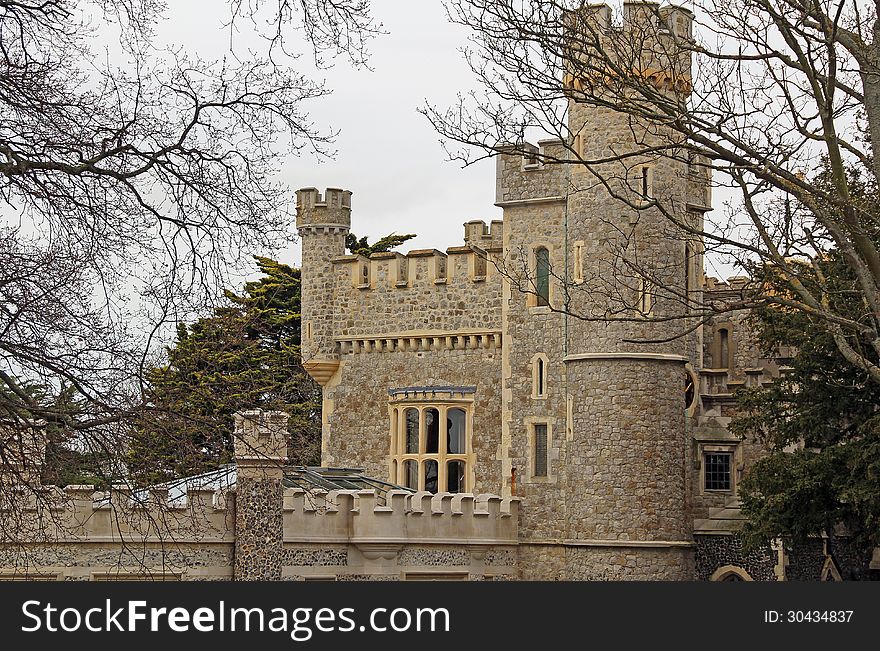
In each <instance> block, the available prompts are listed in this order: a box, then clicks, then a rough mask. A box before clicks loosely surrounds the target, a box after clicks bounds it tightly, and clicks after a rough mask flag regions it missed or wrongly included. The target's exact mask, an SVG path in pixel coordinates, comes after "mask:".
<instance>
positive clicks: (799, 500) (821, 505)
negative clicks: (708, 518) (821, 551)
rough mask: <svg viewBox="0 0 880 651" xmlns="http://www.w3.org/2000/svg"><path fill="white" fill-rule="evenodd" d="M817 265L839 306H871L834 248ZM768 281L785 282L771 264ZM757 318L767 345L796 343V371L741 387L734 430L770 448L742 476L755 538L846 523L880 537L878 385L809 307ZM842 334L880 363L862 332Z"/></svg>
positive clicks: (759, 313)
mask: <svg viewBox="0 0 880 651" xmlns="http://www.w3.org/2000/svg"><path fill="white" fill-rule="evenodd" d="M816 264H817V266H818V268H819V270H820V272H821V274H822V276H823V277H824V279H825V283H824V288H823V294H824V296H825V297H826V299H827V300H828V301H829V302H830V303H832V304H833V307H834V309H835V311H839V312H837V313H842V314H848V315H850V317H851V318H853V319H858V318H859V316H858V315H860V314H866V313H868V312H869V310H866V309H865V308H864V304H863V301H862V299H861V295H860V294H859V292H858V291H857V290H856V287H857V284H856V282H855V280H854V278H852V274H851V273H850V271H849V267H848V266H847V265H846V264H844V262H843V261H842V260H841V259H840V256H839V255H838V254H837V253H836V252H832V253H830V254H828V255H827V256H825V257H823V259H821V260H819V261H817V262H816ZM815 274H816V272H815V270H813V269H812V268H811V267H809V266H807V265H804V267H803V273H802V277H801V280H802V281H803V282H805V283H812V284H814V285H817V284H818V283H817V280H816V279H817V276H816V275H815ZM764 281H765V282H766V283H768V284H770V285H771V286H772V287H773V288H774V289H775V290H776V291H777V292H779V293H784V292H785V291H786V289H785V285H784V284H783V283H782V282H777V281H776V280H775V279H774V278H773V275H772V274H770V273H768V274H767V275H766V277H765V278H764ZM750 318H751V324H752V326H753V328H754V329H755V331H756V333H757V335H758V337H759V341H760V344H761V346H762V348H763V349H764V351H765V353H767V354H768V355H772V354H774V352H776V351H778V350H780V348H781V347H793V348H792V350H793V351H794V352H793V353H792V356H791V357H790V358H789V359H786V360H784V361H785V363H786V364H787V365H788V366H790V368H791V370H790V371H789V372H787V373H785V374H783V376H782V377H780V378H779V379H778V380H776V381H774V382H772V383H770V384H765V385H764V386H762V387H760V388H756V389H752V390H748V391H741V392H740V393H739V394H738V400H739V403H740V406H741V408H742V411H743V413H742V415H741V416H740V417H739V418H738V419H737V420H735V421H734V423H733V425H732V429H733V430H734V431H736V432H739V433H741V434H743V435H754V436H757V437H759V438H760V439H761V440H763V441H765V442H766V444H767V445H768V447H769V448H770V454H769V455H768V456H767V457H765V458H763V459H761V460H760V461H758V462H757V463H755V464H753V465H752V467H751V468H749V469H748V471H747V473H746V476H745V477H744V480H743V482H742V483H741V485H740V497H741V499H742V503H743V511H744V513H745V514H746V516H747V518H748V522H747V525H746V527H745V529H744V533H745V534H746V536H747V539H748V540H749V541H750V542H752V543H760V542H765V541H767V540H769V539H772V538H775V537H779V536H785V537H788V538H790V539H795V540H803V539H805V538H806V537H808V536H811V535H820V534H822V533H827V534H829V535H832V536H833V535H834V532H835V529H836V528H837V530H840V529H839V525H843V526H844V529H845V530H846V531H847V533H848V534H849V535H852V536H854V537H855V539H856V540H857V541H858V542H859V543H860V544H862V545H864V546H866V547H870V546H873V545H876V544H880V385H878V383H877V382H875V381H873V380H872V379H871V378H870V376H869V374H868V373H867V372H866V371H865V370H863V369H860V368H858V367H857V366H855V365H853V364H851V363H850V362H848V361H847V360H846V359H844V357H843V355H842V354H841V353H840V352H839V351H838V348H837V346H836V345H835V342H834V338H833V337H832V335H831V334H829V332H828V328H827V324H825V323H821V322H817V321H816V320H814V319H813V318H811V317H810V315H808V314H806V313H805V312H802V311H800V310H787V309H785V308H784V307H780V306H779V305H766V306H763V307H760V308H758V309H756V310H754V312H753V313H752V315H751V317H750ZM864 318H870V315H868V314H866V316H865V317H864ZM843 336H845V337H846V339H847V341H848V342H849V344H850V345H852V346H853V347H854V348H856V350H858V351H859V353H860V354H862V355H863V356H865V357H866V358H868V359H871V360H872V361H873V362H874V363H876V362H877V359H876V356H875V355H874V354H872V349H871V347H870V345H868V342H867V341H865V340H863V335H860V334H859V333H852V332H850V333H844V335H843ZM786 450H788V451H786Z"/></svg>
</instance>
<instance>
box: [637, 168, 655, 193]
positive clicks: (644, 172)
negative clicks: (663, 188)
mask: <svg viewBox="0 0 880 651" xmlns="http://www.w3.org/2000/svg"><path fill="white" fill-rule="evenodd" d="M653 177H654V170H652V169H651V168H650V167H648V166H647V165H646V166H644V167H642V168H641V171H640V174H639V189H640V190H641V195H642V196H643V197H645V198H650V197H651V192H652V187H651V186H652V185H653V182H654V178H653Z"/></svg>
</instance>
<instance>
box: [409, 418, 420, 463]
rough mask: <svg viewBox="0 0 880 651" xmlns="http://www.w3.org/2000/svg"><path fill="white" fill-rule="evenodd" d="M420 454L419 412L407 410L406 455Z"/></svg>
mask: <svg viewBox="0 0 880 651" xmlns="http://www.w3.org/2000/svg"><path fill="white" fill-rule="evenodd" d="M418 452H419V410H418V409H407V410H406V453H407V454H418Z"/></svg>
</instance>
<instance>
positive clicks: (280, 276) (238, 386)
mask: <svg viewBox="0 0 880 651" xmlns="http://www.w3.org/2000/svg"><path fill="white" fill-rule="evenodd" d="M257 264H258V265H259V268H260V271H261V272H262V273H263V274H264V275H263V276H262V277H261V278H260V279H258V280H255V281H252V282H249V283H247V284H246V285H245V287H244V293H243V294H241V295H238V294H235V293H233V292H231V291H227V292H226V298H227V304H226V305H224V306H221V307H218V308H216V309H215V310H214V312H213V314H212V315H211V316H208V317H205V318H202V319H199V320H198V321H196V322H195V323H193V324H191V325H185V324H181V325H180V326H178V330H177V339H176V340H175V342H174V344H173V345H172V346H171V347H170V348H169V349H168V363H167V364H165V365H162V366H158V367H155V368H152V369H149V371H148V372H147V373H146V375H145V380H146V382H147V394H148V395H149V398H150V403H151V406H152V407H153V409H155V410H156V416H155V418H154V419H145V420H144V421H143V423H142V424H141V427H140V430H139V431H138V432H137V433H136V434H135V436H134V438H133V441H132V445H131V449H130V452H129V455H128V464H129V467H130V469H131V472H132V475H133V476H135V477H136V478H137V479H138V480H139V481H140V482H143V483H151V482H158V481H164V480H167V479H171V478H174V477H183V476H186V475H192V474H196V473H199V472H202V471H206V470H211V469H214V468H216V467H217V466H218V465H220V464H223V463H227V462H229V461H230V460H231V455H232V443H233V438H232V436H233V419H232V416H233V414H234V413H235V412H236V411H239V410H243V409H253V408H263V409H277V410H282V411H286V412H287V413H288V414H290V421H289V424H288V431H289V432H290V437H291V438H290V444H289V446H288V454H289V456H290V459H291V462H292V463H295V464H300V465H315V464H317V463H319V462H320V437H321V425H320V415H321V403H320V397H321V394H320V387H318V385H317V384H316V383H315V382H314V381H313V380H312V379H311V378H310V377H309V376H308V375H307V374H306V373H305V371H304V370H303V368H302V364H301V359H300V354H299V338H300V271H299V270H298V269H294V268H293V267H290V266H288V265H285V264H281V263H279V262H276V261H274V260H271V259H269V258H261V257H258V258H257Z"/></svg>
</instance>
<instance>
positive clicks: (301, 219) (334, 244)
mask: <svg viewBox="0 0 880 651" xmlns="http://www.w3.org/2000/svg"><path fill="white" fill-rule="evenodd" d="M296 226H297V229H298V230H299V235H300V239H301V241H302V299H301V314H302V358H303V366H304V367H305V369H306V370H307V371H308V372H309V374H310V375H311V376H312V377H313V378H315V380H317V381H318V382H319V383H320V384H322V385H323V384H325V383H326V382H327V380H329V379H330V377H332V375H333V373H335V371H336V369H337V368H338V366H339V353H338V351H337V348H336V342H335V340H334V338H333V298H334V291H333V290H334V277H333V264H332V260H333V258H335V257H338V256H341V255H344V254H345V238H346V236H347V235H348V232H349V230H350V228H351V192H349V191H348V190H340V189H338V188H327V190H326V192H325V193H324V194H323V196H322V195H321V193H320V192H318V190H316V189H315V188H303V189H301V190H297V193H296Z"/></svg>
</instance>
